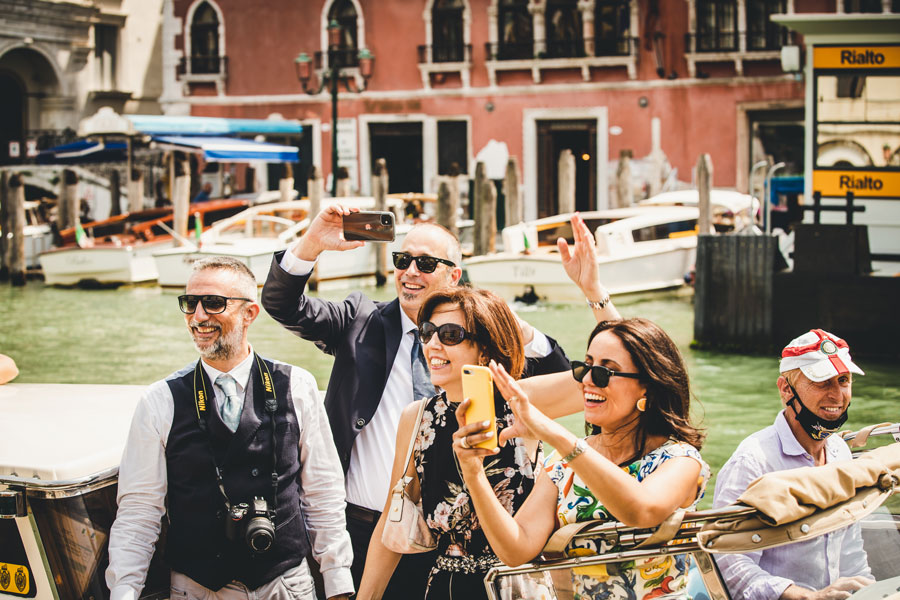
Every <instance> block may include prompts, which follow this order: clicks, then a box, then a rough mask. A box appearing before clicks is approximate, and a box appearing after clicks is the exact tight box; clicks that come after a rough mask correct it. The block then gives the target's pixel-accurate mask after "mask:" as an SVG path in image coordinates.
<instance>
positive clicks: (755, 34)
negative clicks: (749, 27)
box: [684, 27, 796, 53]
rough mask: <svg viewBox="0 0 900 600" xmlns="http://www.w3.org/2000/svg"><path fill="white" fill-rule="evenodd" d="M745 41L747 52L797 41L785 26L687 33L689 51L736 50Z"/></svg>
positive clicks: (685, 37)
mask: <svg viewBox="0 0 900 600" xmlns="http://www.w3.org/2000/svg"><path fill="white" fill-rule="evenodd" d="M742 39H743V41H744V51H745V52H748V53H749V52H766V51H772V50H780V49H781V47H782V46H787V45H790V44H793V43H795V41H796V35H795V33H794V32H793V31H789V30H787V29H785V28H783V27H779V28H777V29H769V30H768V31H749V32H744V31H740V32H739V31H709V32H703V33H686V34H685V36H684V41H685V47H686V48H687V49H688V51H689V52H698V53H700V52H736V51H738V50H740V49H741V40H742Z"/></svg>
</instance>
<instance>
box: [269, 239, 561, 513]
mask: <svg viewBox="0 0 900 600" xmlns="http://www.w3.org/2000/svg"><path fill="white" fill-rule="evenodd" d="M279 264H280V265H281V268H282V269H284V270H285V271H286V272H288V273H290V274H291V275H295V276H304V275H308V274H309V273H310V272H311V271H312V269H313V266H315V264H316V263H315V262H314V261H307V260H302V259H300V258H297V257H296V256H295V255H294V253H293V252H291V250H290V249H289V250H288V251H287V252H285V253H284V256H283V257H282V259H281V262H280V263H279ZM400 323H401V328H402V331H403V332H404V335H403V336H402V337H401V338H400V347H399V348H398V349H397V354H396V356H395V357H394V364H393V365H392V366H391V373H390V375H388V379H387V383H386V384H385V386H384V392H382V394H381V400H380V401H379V403H378V408H377V409H375V414H374V415H373V416H372V420H371V421H369V423H368V424H366V426H365V427H364V428H363V429H362V431H360V432H359V435H358V436H356V439H355V440H354V442H353V449H352V450H351V452H350V465H349V467H348V469H347V502H349V503H351V504H356V505H357V506H362V507H363V508H368V509H371V510H376V511H379V512H380V511H382V510H384V504H385V502H386V501H387V497H388V493H389V491H390V489H391V487H392V486H393V484H394V483H395V482H393V481H391V470H392V468H393V466H394V451H395V450H396V440H397V427H398V426H399V425H400V415H401V414H402V413H403V409H404V407H406V405H407V404H410V403H411V402H412V401H413V400H414V399H416V398H413V385H412V345H413V338H412V336H413V335H415V331H416V324H415V323H413V322H412V319H410V318H409V317H408V316H407V315H406V313H405V312H404V311H403V310H401V311H400ZM550 350H551V346H550V340H548V339H547V336H545V335H544V334H543V333H541V332H540V331H538V330H537V329H534V337H533V338H532V340H531V342H530V343H528V344H527V345H526V346H525V356H526V357H529V358H540V357H543V356H547V355H548V354H550Z"/></svg>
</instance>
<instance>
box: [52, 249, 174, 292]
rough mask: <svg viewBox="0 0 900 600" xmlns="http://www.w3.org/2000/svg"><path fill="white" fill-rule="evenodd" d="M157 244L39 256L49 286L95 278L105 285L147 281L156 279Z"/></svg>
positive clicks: (80, 250) (71, 251)
mask: <svg viewBox="0 0 900 600" xmlns="http://www.w3.org/2000/svg"><path fill="white" fill-rule="evenodd" d="M167 243H171V242H160V243H157V244H149V243H148V244H142V245H139V246H138V245H135V246H121V247H115V246H110V247H106V246H104V247H96V246H95V247H93V248H62V249H59V250H52V251H50V252H45V253H44V254H41V256H40V262H41V269H42V270H43V272H44V282H45V283H47V284H48V285H77V284H79V283H81V282H86V281H96V282H98V283H101V284H104V285H120V284H129V283H145V282H151V281H155V280H156V278H157V271H156V263H155V262H154V261H153V254H152V253H153V250H154V249H158V248H159V247H160V244H162V245H165V244H167Z"/></svg>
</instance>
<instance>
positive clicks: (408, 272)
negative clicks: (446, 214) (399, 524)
mask: <svg viewBox="0 0 900 600" xmlns="http://www.w3.org/2000/svg"><path fill="white" fill-rule="evenodd" d="M350 212H352V210H351V209H348V208H346V207H342V206H340V205H331V206H329V207H327V208H325V209H324V210H323V211H322V212H321V213H319V215H318V216H317V217H316V218H315V219H314V220H313V222H312V224H310V227H309V229H308V230H307V232H306V233H305V234H304V235H303V237H301V238H300V240H298V242H297V243H296V244H294V245H293V246H292V247H291V248H290V249H288V250H287V251H286V252H279V253H276V254H275V257H274V259H273V262H272V266H271V268H270V270H269V277H268V279H267V281H266V285H265V287H264V288H263V293H262V303H263V306H264V307H265V309H266V311H268V312H269V314H270V315H272V317H273V318H274V319H275V320H276V321H278V322H279V323H281V324H282V325H283V326H284V327H285V328H287V329H288V330H289V331H291V332H293V333H295V334H296V335H299V336H301V337H303V338H304V339H307V340H310V341H313V342H315V344H316V346H318V347H319V348H320V349H321V350H323V351H324V352H327V353H328V354H332V355H334V357H335V360H334V366H333V368H332V372H331V379H330V380H329V383H328V391H327V394H326V396H325V406H326V410H327V411H328V417H329V420H330V423H331V427H332V431H333V434H334V441H335V445H336V446H337V449H338V454H339V456H340V458H341V463H342V465H343V467H344V471H345V472H346V474H347V475H346V478H347V482H346V485H347V526H348V529H349V531H350V537H351V539H352V540H353V577H354V581H355V582H356V584H357V586H358V584H359V580H360V579H361V577H362V571H363V567H364V566H365V561H366V552H367V549H368V546H369V539H370V538H371V535H372V532H373V530H374V529H375V525H376V524H377V522H378V518H379V516H380V514H381V511H382V510H383V508H384V505H385V501H386V500H387V497H388V490H389V489H390V487H391V484H392V483H393V482H391V481H390V474H391V466H392V464H393V460H394V449H395V442H396V435H397V425H398V423H399V419H400V414H401V412H402V411H403V408H404V407H405V406H406V405H407V404H409V403H410V402H412V401H413V400H416V399H419V398H421V397H422V396H423V395H428V396H429V397H430V395H431V394H433V393H434V388H433V386H430V380H429V379H428V372H427V367H426V366H425V365H424V361H425V358H424V355H422V353H421V347H420V345H419V343H418V336H417V335H416V331H417V330H416V319H417V316H418V311H419V307H420V306H421V304H422V301H423V300H424V299H425V298H426V297H427V296H428V295H429V294H430V293H431V292H433V291H435V290H438V289H441V288H443V287H447V286H453V285H456V284H457V283H458V281H459V279H460V276H461V275H462V269H461V268H460V264H461V262H462V253H461V251H460V247H459V241H458V240H457V239H456V238H455V237H454V236H453V234H451V233H450V232H449V231H447V230H446V229H444V228H443V227H441V226H439V225H435V224H431V223H423V224H419V225H416V226H415V227H413V228H412V229H411V230H410V231H409V233H407V235H406V238H405V239H404V241H403V246H402V248H403V249H402V251H401V252H395V253H393V261H394V267H395V270H394V283H395V286H396V289H397V298H395V299H394V300H391V301H387V302H375V301H373V300H371V299H369V298H367V297H366V296H364V295H363V294H361V293H359V292H354V293H352V294H350V295H349V296H348V297H347V298H346V299H344V300H343V301H342V302H329V301H326V300H322V299H319V298H313V297H310V296H307V295H306V293H305V288H306V282H307V280H308V279H309V275H310V273H311V272H312V268H313V266H314V265H315V261H316V260H317V259H318V256H319V255H320V254H321V253H322V252H323V251H326V250H338V251H341V250H351V249H353V248H357V247H359V246H361V245H363V242H358V241H349V242H348V241H346V240H344V237H343V235H342V225H343V216H344V215H346V214H349V213H350ZM581 226H582V227H583V225H581ZM585 231H586V229H585ZM583 235H584V234H583V232H582V230H581V229H579V231H578V239H579V240H580V239H582V238H583ZM588 241H589V242H590V245H589V246H588V245H586V244H581V245H578V244H576V246H577V249H576V253H575V254H569V252H568V247H566V249H565V254H563V257H564V261H566V260H569V259H571V264H573V265H578V267H579V268H580V267H582V266H584V267H589V268H584V275H583V277H582V278H583V280H584V281H586V282H589V283H588V284H584V283H582V281H581V280H580V279H576V281H577V282H578V283H579V285H580V286H582V289H586V287H587V286H594V287H596V288H600V287H601V286H600V284H599V274H598V273H597V272H596V271H597V264H596V258H595V255H594V253H593V240H588ZM579 249H580V250H581V251H582V252H578V250H579ZM575 256H577V257H578V258H575ZM578 270H579V269H577V268H576V269H575V271H578ZM567 271H568V272H570V273H571V272H572V271H569V267H567ZM322 275H323V276H324V275H326V274H322ZM573 279H575V277H573ZM591 294H592V295H593V299H594V300H595V301H594V302H593V304H592V306H595V307H598V306H599V308H595V315H597V318H598V320H600V319H601V318H607V319H613V318H618V312H616V310H615V308H614V307H613V306H612V303H610V302H609V295H608V294H605V292H601V291H597V290H592V291H591ZM597 298H599V299H600V300H599V301H597V300H596V299H597ZM520 324H521V327H522V334H523V338H524V341H525V342H526V347H525V351H526V358H527V359H528V360H527V361H526V374H527V375H537V374H542V373H550V372H557V371H567V370H568V369H569V368H570V365H569V362H568V359H567V358H566V356H565V353H564V352H562V350H561V349H560V348H559V346H558V345H557V344H556V342H555V341H553V340H552V339H550V338H548V337H547V336H545V335H543V334H542V333H540V332H538V331H536V330H534V329H533V328H532V327H531V326H530V325H528V324H527V323H525V322H524V321H520ZM417 370H418V371H419V373H417ZM423 378H424V381H422V379H423ZM426 384H427V385H426ZM429 386H430V391H428V390H427V388H428V387H429ZM404 443H405V442H404ZM433 562H434V556H433V555H430V554H428V553H426V554H418V555H416V554H411V555H406V556H404V557H403V559H402V560H401V562H400V565H399V566H398V568H397V570H396V571H395V573H394V576H393V577H392V579H391V583H390V585H389V587H388V589H387V592H386V594H385V597H388V598H419V597H421V596H422V594H423V593H424V590H425V579H426V577H427V574H428V570H429V568H430V565H431V564H432V563H433Z"/></svg>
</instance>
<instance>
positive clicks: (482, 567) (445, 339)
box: [358, 288, 540, 600]
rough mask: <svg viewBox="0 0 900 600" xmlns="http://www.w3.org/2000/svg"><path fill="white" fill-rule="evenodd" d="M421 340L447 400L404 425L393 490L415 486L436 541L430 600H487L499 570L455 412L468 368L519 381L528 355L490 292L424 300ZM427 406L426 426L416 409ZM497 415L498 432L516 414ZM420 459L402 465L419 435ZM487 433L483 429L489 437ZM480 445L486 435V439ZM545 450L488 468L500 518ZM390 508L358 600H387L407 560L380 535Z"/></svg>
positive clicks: (439, 398)
mask: <svg viewBox="0 0 900 600" xmlns="http://www.w3.org/2000/svg"><path fill="white" fill-rule="evenodd" d="M418 323H419V337H420V340H421V342H422V345H423V349H424V352H425V358H426V359H427V361H428V365H429V367H430V371H431V381H432V383H433V384H434V385H435V387H436V388H439V389H441V390H442V391H441V392H440V393H439V394H437V395H436V396H434V397H433V398H430V399H428V400H420V401H418V402H413V403H412V404H411V405H409V406H407V407H406V408H405V409H404V411H403V415H402V416H401V418H400V425H399V428H398V431H397V442H396V444H397V445H396V452H395V459H394V467H393V473H392V479H391V481H392V482H396V481H397V480H398V479H399V478H400V477H401V475H403V474H404V473H406V475H408V476H411V477H412V482H411V483H410V485H409V487H408V488H407V490H408V492H409V493H410V497H411V498H412V499H414V500H415V499H418V498H421V501H422V507H423V511H424V515H425V520H426V522H427V524H428V526H429V529H430V530H431V532H432V534H433V535H434V537H435V539H436V540H437V552H436V560H435V563H434V566H433V567H432V568H431V572H430V574H429V576H428V587H427V589H426V592H425V598H427V599H428V600H435V599H441V598H450V597H453V598H465V599H466V600H476V599H478V598H486V592H485V588H484V576H485V573H487V571H488V570H489V569H490V568H491V567H492V566H494V565H495V564H498V560H497V557H496V555H495V554H494V552H493V551H492V550H491V547H490V546H489V544H488V541H487V539H486V538H485V535H484V531H483V530H482V528H481V527H482V525H481V524H480V523H479V519H477V518H476V516H475V511H474V507H473V506H472V501H471V499H470V498H469V493H468V490H467V489H466V485H465V482H464V481H463V478H462V474H461V472H460V470H459V466H458V463H457V461H456V460H455V458H454V455H453V435H454V432H455V431H456V429H457V426H458V424H457V422H456V420H455V419H454V418H453V414H452V413H453V411H454V409H455V407H457V406H459V405H461V404H462V403H463V390H462V368H463V365H487V364H488V363H490V362H495V363H496V364H501V365H503V368H504V373H511V374H512V375H511V377H518V376H519V375H520V374H521V373H522V370H523V367H524V364H525V359H524V346H523V343H522V337H521V333H520V330H519V326H518V324H517V320H516V316H515V315H514V314H513V312H512V310H510V308H509V306H507V304H506V302H504V301H503V300H502V299H501V298H499V297H498V296H496V295H494V294H493V293H491V292H488V291H485V290H475V289H472V288H449V289H445V290H441V291H437V292H434V293H432V294H431V295H430V296H428V298H426V299H425V301H424V303H423V304H422V307H421V308H420V310H419V315H418ZM422 402H425V407H424V412H423V415H422V420H421V423H417V421H416V417H417V416H418V411H419V406H420V404H421V403H422ZM494 408H495V413H496V425H497V430H498V431H503V430H504V428H506V427H508V426H509V424H510V423H511V417H512V412H511V411H510V409H509V407H508V406H507V404H506V402H504V401H503V398H501V397H500V396H499V394H498V395H496V398H495V402H494ZM416 427H418V434H417V437H416V445H415V452H414V453H413V459H411V460H410V461H409V464H408V465H407V464H404V459H405V458H406V455H407V452H406V451H407V447H408V445H409V441H410V437H411V436H412V433H413V430H414V428H416ZM484 427H485V424H484V423H482V424H481V428H484ZM482 437H483V434H482ZM537 448H538V442H537V441H536V440H530V441H529V440H520V439H514V440H511V441H510V443H508V444H507V445H506V446H504V447H503V448H502V449H500V450H499V451H498V452H497V453H496V454H495V455H492V456H490V457H489V458H488V459H487V460H486V461H485V463H486V464H485V468H486V470H487V474H486V475H485V481H486V482H487V483H486V485H488V486H489V487H490V490H491V491H490V493H491V494H492V495H493V497H494V500H495V501H496V502H497V505H498V507H500V508H499V510H503V511H506V512H507V514H510V513H515V512H516V510H518V508H519V507H520V506H521V504H522V502H523V501H524V500H525V497H526V496H527V495H528V493H529V491H530V490H531V488H532V486H533V485H534V477H535V468H536V467H538V469H537V470H540V469H539V465H537V464H536V462H535V461H536V460H537ZM389 503H390V498H388V501H387V503H386V506H385V510H384V512H383V513H381V518H380V519H379V522H378V525H377V527H376V528H375V532H374V533H373V535H372V541H371V542H370V545H369V551H368V555H367V559H366V568H365V571H364V573H363V579H362V584H361V585H360V590H359V594H358V597H359V598H361V599H368V598H380V597H382V595H383V594H384V589H385V586H386V585H387V582H388V580H389V579H390V577H391V574H392V573H393V571H394V568H395V567H396V565H397V562H398V561H399V559H400V556H401V555H400V554H397V553H395V552H392V551H390V550H388V549H387V548H386V547H385V546H384V544H382V542H381V539H382V531H383V529H384V522H385V520H386V518H387V515H388V508H389Z"/></svg>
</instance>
